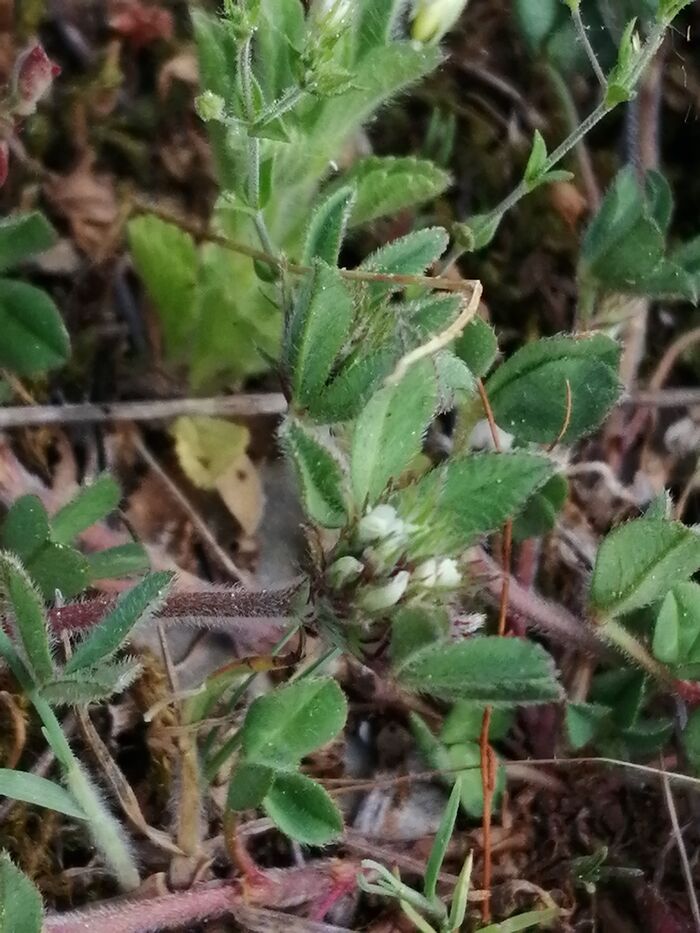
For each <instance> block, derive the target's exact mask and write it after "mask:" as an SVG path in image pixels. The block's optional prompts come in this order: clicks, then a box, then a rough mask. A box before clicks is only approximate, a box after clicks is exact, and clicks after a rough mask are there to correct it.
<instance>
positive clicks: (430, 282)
mask: <svg viewBox="0 0 700 933" xmlns="http://www.w3.org/2000/svg"><path fill="white" fill-rule="evenodd" d="M132 213H136V214H153V215H154V216H155V217H159V218H160V219H161V220H164V221H166V222H167V223H171V224H174V225H175V226H177V227H179V228H180V229H181V230H184V231H185V233H189V234H190V236H192V237H193V238H194V239H195V240H201V241H204V242H207V243H215V244H216V245H217V246H221V247H222V248H223V249H228V250H231V252H233V253H238V254H239V255H241V256H248V257H249V258H250V259H255V260H257V261H258V262H264V263H265V264H266V265H268V266H270V267H271V268H273V269H279V271H280V272H289V273H291V274H292V275H307V274H308V273H309V272H311V266H304V265H299V264H298V263H294V262H288V261H287V259H286V258H285V257H284V256H275V255H273V254H272V253H268V252H265V250H261V249H256V248H255V247H254V246H249V245H248V244H247V243H238V242H236V241H235V240H231V239H229V238H228V237H225V236H221V235H220V234H217V233H214V232H212V231H210V230H208V229H207V228H205V227H203V226H201V225H200V224H193V223H191V222H190V221H187V220H185V219H184V218H182V217H180V216H178V215H177V214H173V213H170V212H169V211H164V210H162V209H161V208H159V207H157V206H156V205H153V204H149V203H147V202H145V201H141V200H139V199H136V200H134V201H132ZM338 272H339V273H340V275H341V276H342V277H343V278H344V279H346V280H348V281H350V282H386V283H390V284H393V285H400V286H410V285H425V286H427V287H428V288H435V289H438V290H441V291H447V292H462V293H463V294H471V292H472V291H473V290H474V289H475V288H476V287H477V285H480V284H481V283H480V282H479V280H478V279H457V278H448V277H446V276H438V275H395V274H392V273H390V272H366V271H364V270H362V269H339V270H338Z"/></svg>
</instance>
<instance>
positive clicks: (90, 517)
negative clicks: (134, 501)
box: [51, 473, 121, 544]
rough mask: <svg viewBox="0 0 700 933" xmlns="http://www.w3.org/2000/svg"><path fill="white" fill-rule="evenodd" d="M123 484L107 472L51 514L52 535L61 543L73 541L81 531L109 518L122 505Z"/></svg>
mask: <svg viewBox="0 0 700 933" xmlns="http://www.w3.org/2000/svg"><path fill="white" fill-rule="evenodd" d="M120 499H121V489H120V488H119V484H118V483H116V482H115V480H114V479H113V478H112V477H111V476H109V475H108V474H107V473H103V474H102V476H98V478H97V479H96V480H95V481H94V482H93V483H91V484H90V485H89V486H85V487H84V488H83V489H81V490H80V492H79V493H78V494H77V495H76V496H75V498H74V499H72V500H71V501H70V502H68V503H67V504H66V505H64V506H63V508H61V509H59V510H58V512H56V513H55V514H54V515H52V517H51V537H52V538H53V540H54V541H55V542H56V543H57V544H70V542H71V541H73V540H74V539H75V538H76V537H77V536H78V535H79V534H80V533H81V532H83V531H85V529H86V528H89V527H90V526H91V525H94V524H95V523H96V522H99V521H101V520H102V519H103V518H106V516H107V515H109V513H110V512H113V511H114V510H115V509H116V508H117V506H118V505H119V500H120Z"/></svg>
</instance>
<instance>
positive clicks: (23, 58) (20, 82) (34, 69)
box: [13, 42, 61, 117]
mask: <svg viewBox="0 0 700 933" xmlns="http://www.w3.org/2000/svg"><path fill="white" fill-rule="evenodd" d="M60 73H61V69H60V67H59V66H58V65H56V64H55V63H54V62H52V61H51V59H50V58H49V57H48V55H47V54H46V52H45V51H44V49H43V46H41V45H40V44H39V43H38V42H37V43H36V44H35V45H33V46H31V47H30V48H28V49H26V50H25V51H24V52H22V54H21V55H20V56H19V58H18V59H17V62H16V64H15V73H14V91H15V97H16V104H15V106H14V108H13V109H14V112H15V113H16V114H17V116H20V117H27V116H29V115H30V114H32V113H34V111H35V110H36V105H37V103H38V102H39V101H40V100H41V98H42V97H43V96H44V94H46V92H47V91H48V90H49V88H50V87H51V84H52V83H53V79H54V78H55V77H56V76H57V75H60Z"/></svg>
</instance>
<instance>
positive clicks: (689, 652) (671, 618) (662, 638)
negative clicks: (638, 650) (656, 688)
mask: <svg viewBox="0 0 700 933" xmlns="http://www.w3.org/2000/svg"><path fill="white" fill-rule="evenodd" d="M652 650H653V652H654V656H655V657H656V658H658V659H659V661H664V662H665V663H667V664H700V585H698V584H697V583H692V582H688V583H677V584H676V585H675V586H674V587H673V589H671V590H669V592H668V593H667V594H666V597H665V598H664V601H663V603H662V604H661V608H660V610H659V614H658V616H657V617H656V624H655V626H654V640H653V643H652Z"/></svg>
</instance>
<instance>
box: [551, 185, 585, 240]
mask: <svg viewBox="0 0 700 933" xmlns="http://www.w3.org/2000/svg"><path fill="white" fill-rule="evenodd" d="M549 199H550V202H551V204H552V207H553V208H554V210H555V211H556V212H557V214H559V216H560V217H561V219H562V220H563V221H564V223H565V224H566V225H567V227H569V228H570V229H571V230H576V229H577V228H578V225H579V221H580V220H581V218H582V217H583V215H584V214H585V213H586V212H587V211H588V201H587V200H586V199H585V197H584V196H583V195H582V194H581V192H580V191H579V190H578V188H577V187H576V185H572V184H571V182H570V181H555V182H553V183H552V184H551V185H550V186H549Z"/></svg>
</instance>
